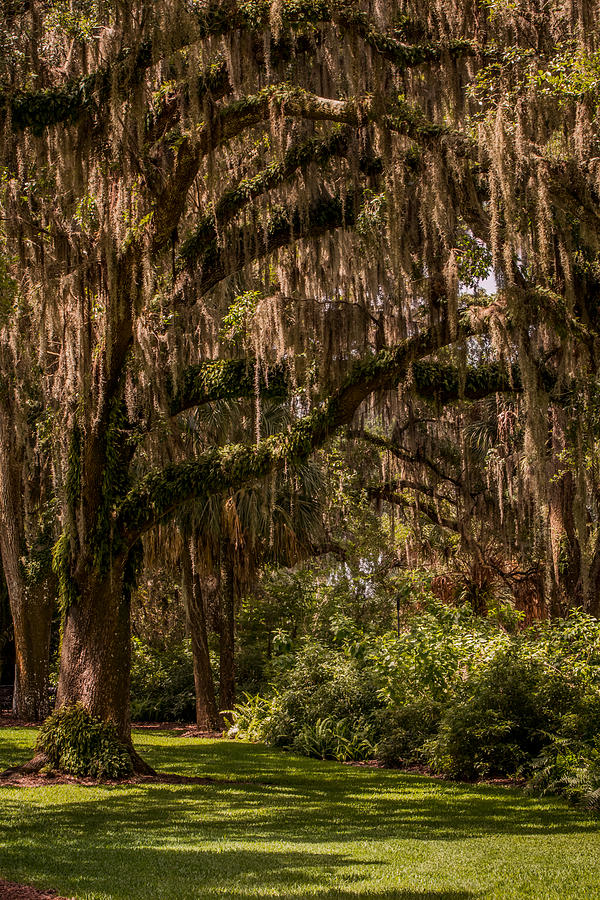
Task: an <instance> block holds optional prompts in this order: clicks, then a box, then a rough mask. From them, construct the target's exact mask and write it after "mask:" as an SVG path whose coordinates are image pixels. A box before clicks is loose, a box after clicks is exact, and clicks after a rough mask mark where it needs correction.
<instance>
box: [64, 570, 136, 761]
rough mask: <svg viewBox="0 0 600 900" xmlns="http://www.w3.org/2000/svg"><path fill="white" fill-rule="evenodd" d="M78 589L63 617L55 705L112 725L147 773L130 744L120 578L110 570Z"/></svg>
mask: <svg viewBox="0 0 600 900" xmlns="http://www.w3.org/2000/svg"><path fill="white" fill-rule="evenodd" d="M79 587H80V597H79V598H78V599H77V601H76V602H75V603H73V605H72V606H71V607H70V609H69V610H68V611H67V613H66V617H65V623H64V632H63V642H62V653H61V658H60V673H59V679H58V691H57V696H56V706H57V708H59V707H61V706H70V705H71V704H73V703H81V705H82V706H84V707H85V709H87V711H88V712H89V713H90V714H91V715H93V716H98V717H99V718H100V719H103V720H104V721H109V722H112V723H113V724H114V725H115V726H116V729H117V734H118V737H119V739H120V740H121V741H122V742H123V743H124V744H126V745H127V747H128V749H129V752H130V754H131V758H132V762H133V767H134V771H136V772H138V773H139V774H150V773H152V771H153V770H152V769H151V768H150V767H149V766H148V765H147V764H146V763H145V762H144V761H143V760H142V759H140V757H139V756H138V755H137V753H136V752H135V750H134V749H133V744H132V743H131V713H130V702H129V687H130V669H131V622H130V607H129V599H128V597H127V596H126V594H125V592H124V591H123V573H122V571H115V570H114V569H113V570H112V571H111V572H109V573H108V575H106V576H105V577H104V578H102V579H97V578H90V580H89V582H88V583H87V584H85V585H80V586H79Z"/></svg>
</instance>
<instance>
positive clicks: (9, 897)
mask: <svg viewBox="0 0 600 900" xmlns="http://www.w3.org/2000/svg"><path fill="white" fill-rule="evenodd" d="M0 897H1V898H2V900H69V898H68V897H59V896H58V894H57V893H56V891H38V890H37V889H36V888H33V887H29V885H27V884H15V883H14V881H3V880H2V879H1V878H0ZM70 900H75V898H74V897H71V898H70Z"/></svg>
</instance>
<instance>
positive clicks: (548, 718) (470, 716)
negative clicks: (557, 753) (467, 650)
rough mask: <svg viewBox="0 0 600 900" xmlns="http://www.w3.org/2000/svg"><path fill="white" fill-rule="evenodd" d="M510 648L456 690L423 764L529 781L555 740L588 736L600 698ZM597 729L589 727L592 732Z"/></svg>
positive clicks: (522, 648) (456, 773) (519, 648)
mask: <svg viewBox="0 0 600 900" xmlns="http://www.w3.org/2000/svg"><path fill="white" fill-rule="evenodd" d="M529 649H530V648H528V647H527V646H526V645H523V644H521V645H519V644H517V645H514V646H511V647H509V648H508V649H507V650H502V651H499V652H498V653H497V654H496V655H495V656H494V657H493V658H492V659H491V660H490V661H489V662H488V663H486V664H483V665H481V666H480V667H479V668H478V669H476V670H475V671H474V672H472V673H471V674H470V676H469V677H468V678H467V679H466V680H465V681H464V682H463V683H462V684H460V685H459V686H458V687H457V689H456V691H455V694H454V697H453V699H452V700H450V702H449V703H448V704H447V706H446V707H445V709H444V712H443V715H442V719H441V722H440V728H439V732H438V735H437V737H436V738H435V740H434V741H433V743H432V745H431V757H430V759H431V762H432V764H433V766H434V767H435V768H436V769H437V770H438V771H441V772H444V773H446V774H449V775H452V776H453V777H457V778H468V779H472V778H476V777H478V776H486V775H515V774H517V773H519V774H523V775H529V774H530V772H531V767H532V763H533V760H534V759H535V758H536V757H538V756H539V755H540V754H541V752H542V751H543V749H544V748H545V747H546V746H548V744H549V743H550V742H551V741H552V740H553V738H554V737H555V736H557V735H561V734H564V733H565V732H566V731H570V732H571V733H572V734H578V735H579V736H580V737H581V738H585V737H587V736H589V734H590V730H591V727H592V722H593V720H594V718H595V717H596V716H597V715H598V714H599V713H600V698H599V697H598V695H597V694H596V693H595V692H594V693H593V694H590V692H589V690H588V689H587V688H586V686H585V684H584V683H582V682H580V681H571V680H569V678H568V677H567V676H566V675H565V674H564V673H562V672H560V671H559V670H558V669H555V668H553V667H551V666H550V665H548V663H547V662H546V661H545V660H540V659H538V658H535V657H532V656H530V655H527V653H528V651H529ZM595 727H596V728H597V725H596V726H595Z"/></svg>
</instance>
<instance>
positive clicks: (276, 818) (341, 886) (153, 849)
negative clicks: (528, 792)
mask: <svg viewBox="0 0 600 900" xmlns="http://www.w3.org/2000/svg"><path fill="white" fill-rule="evenodd" d="M33 740H34V732H32V731H28V730H25V729H17V728H15V729H0V768H4V767H5V766H7V765H8V764H10V763H15V762H16V761H17V760H19V759H25V758H27V756H28V754H29V753H30V750H31V746H32V744H33ZM136 744H137V746H138V748H139V749H140V751H141V752H142V754H143V755H144V756H145V757H146V758H147V759H148V761H149V762H151V763H152V764H153V765H155V766H157V767H159V768H161V769H162V770H164V771H172V772H179V773H183V774H201V775H210V776H212V777H214V778H216V779H220V782H217V783H215V784H209V785H161V784H156V785H128V786H110V785H104V786H101V787H86V786H80V785H61V786H54V787H53V786H45V787H39V788H38V787H36V788H7V787H0V876H1V877H4V878H7V879H9V880H14V881H24V882H28V883H31V884H35V885H36V886H39V887H47V888H54V889H55V890H57V891H58V892H59V893H61V894H64V895H66V896H68V897H71V896H76V897H77V898H80V900H84V898H85V900H91V898H96V900H100V898H103V900H104V898H111V900H112V898H114V900H125V898H136V900H146V898H148V900H155V898H156V900H162V898H169V900H187V898H193V897H219V896H221V897H310V896H319V897H340V898H349V897H368V896H370V897H380V898H398V900H424V898H436V900H442V898H445V900H467V898H475V897H503V898H504V897H507V898H510V897H513V898H517V897H518V898H527V897H535V898H550V897H552V898H561V900H567V898H574V897H577V898H590V900H591V898H594V900H596V898H598V897H600V830H599V827H598V822H597V820H594V819H593V818H591V817H589V816H587V815H586V814H584V813H581V812H578V811H576V810H573V809H570V808H568V807H567V806H565V805H564V804H563V803H561V802H551V801H539V800H534V799H531V798H528V797H525V796H524V795H523V794H522V793H521V792H520V791H517V790H512V789H510V790H509V789H505V788H501V787H489V786H471V785H462V784H450V783H443V782H439V781H435V780H433V779H428V778H424V777H419V776H407V775H402V774H399V773H398V772H393V771H380V770H371V769H364V768H355V767H351V766H343V765H339V764H337V763H329V762H327V763H323V762H315V761H313V760H307V759H303V758H299V757H296V756H293V755H290V754H283V753H279V752H276V751H273V750H270V749H268V748H265V747H263V746H256V745H250V744H244V743H233V742H226V741H199V740H197V739H194V738H180V737H177V736H172V735H170V734H169V733H165V732H148V731H144V732H139V733H138V734H137V735H136ZM232 780H235V781H234V783H232ZM228 781H229V783H228Z"/></svg>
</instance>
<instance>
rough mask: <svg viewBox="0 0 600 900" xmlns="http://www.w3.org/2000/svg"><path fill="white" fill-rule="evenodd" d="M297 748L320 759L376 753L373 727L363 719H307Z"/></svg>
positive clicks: (365, 756)
mask: <svg viewBox="0 0 600 900" xmlns="http://www.w3.org/2000/svg"><path fill="white" fill-rule="evenodd" d="M293 746H294V750H298V751H299V752H300V753H303V754H304V755H305V756H313V757H316V758H317V759H337V760H338V761H339V762H345V761H349V760H364V759H371V758H372V757H373V756H374V755H375V745H374V743H373V727H372V725H370V724H369V723H368V722H366V721H365V720H364V719H362V718H358V719H334V718H332V717H330V716H329V717H327V718H326V719H317V721H316V722H314V723H312V722H305V723H304V725H303V726H302V728H301V729H300V731H299V733H298V734H297V735H296V737H295V739H294V745H293Z"/></svg>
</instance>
